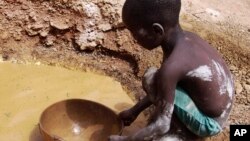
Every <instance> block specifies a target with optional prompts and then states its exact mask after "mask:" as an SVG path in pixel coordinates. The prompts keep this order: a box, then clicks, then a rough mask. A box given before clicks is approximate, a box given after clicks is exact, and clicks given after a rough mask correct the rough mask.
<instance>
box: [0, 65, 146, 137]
mask: <svg viewBox="0 0 250 141" xmlns="http://www.w3.org/2000/svg"><path fill="white" fill-rule="evenodd" d="M0 79H1V80H0V140H1V141H27V140H29V141H38V140H41V139H40V135H39V132H38V131H37V124H38V120H39V117H40V114H41V112H42V111H43V110H44V109H45V108H46V107H48V106H49V105H51V104H53V103H55V102H57V101H61V100H64V99H69V98H70V99H71V98H82V99H88V100H93V101H96V102H99V103H102V104H104V105H106V106H108V107H110V108H111V109H113V110H114V111H116V112H119V111H122V110H124V109H127V108H128V107H131V106H132V105H134V102H133V101H132V100H131V99H130V98H129V96H128V95H127V94H126V92H124V91H123V89H122V87H121V85H120V83H119V82H117V81H115V80H113V79H112V78H109V77H106V76H102V75H98V74H95V73H90V72H80V71H71V70H67V69H63V68H59V67H50V66H42V65H40V66H38V65H20V64H11V63H7V62H4V63H0ZM143 121H145V119H144V117H143V116H140V117H139V119H138V120H137V121H136V123H135V124H134V126H132V127H129V128H126V129H125V133H124V134H130V133H133V132H134V131H135V130H138V129H139V128H141V127H142V126H144V123H143Z"/></svg>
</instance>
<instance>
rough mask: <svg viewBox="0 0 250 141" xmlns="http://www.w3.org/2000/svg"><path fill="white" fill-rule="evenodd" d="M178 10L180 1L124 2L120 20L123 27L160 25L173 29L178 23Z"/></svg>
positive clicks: (142, 0) (136, 0)
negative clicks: (129, 25) (123, 24)
mask: <svg viewBox="0 0 250 141" xmlns="http://www.w3.org/2000/svg"><path fill="white" fill-rule="evenodd" d="M180 9H181V0H126V1H125V4H124V6H123V10H122V18H123V22H124V23H125V25H127V24H132V23H133V24H136V23H138V24H144V25H145V24H148V25H150V26H151V25H152V23H160V24H162V25H163V26H168V27H173V26H175V25H177V24H178V23H179V14H180ZM135 22H136V23H135Z"/></svg>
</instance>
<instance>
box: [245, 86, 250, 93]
mask: <svg viewBox="0 0 250 141" xmlns="http://www.w3.org/2000/svg"><path fill="white" fill-rule="evenodd" d="M243 86H244V88H245V90H246V91H247V93H248V94H249V93H250V85H248V84H244V85H243Z"/></svg>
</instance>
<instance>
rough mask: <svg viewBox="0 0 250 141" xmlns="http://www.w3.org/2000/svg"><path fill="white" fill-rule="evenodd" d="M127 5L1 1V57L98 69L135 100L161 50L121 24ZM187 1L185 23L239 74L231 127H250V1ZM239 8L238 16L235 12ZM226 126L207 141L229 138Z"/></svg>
mask: <svg viewBox="0 0 250 141" xmlns="http://www.w3.org/2000/svg"><path fill="white" fill-rule="evenodd" d="M123 2H124V0H113V1H112V0H94V1H90V0H59V1H46V0H38V1H35V0H2V1H0V13H1V14H0V19H1V20H0V23H1V24H0V54H1V56H2V58H3V60H11V61H14V62H18V63H30V62H31V63H32V62H40V63H41V64H48V65H52V66H61V67H65V68H68V69H74V70H79V71H88V70H94V71H95V72H98V73H101V74H105V75H108V76H111V77H113V78H115V79H116V80H117V81H119V82H121V84H122V86H123V88H124V90H125V91H126V92H128V93H129V95H130V96H131V97H132V98H133V99H134V101H137V100H139V99H140V97H142V96H143V95H144V92H143V91H142V88H141V76H142V74H143V72H144V71H145V69H146V68H148V67H150V66H159V65H160V63H161V57H162V52H161V50H160V49H155V50H153V51H152V52H150V51H147V50H144V49H142V48H140V47H139V46H138V45H137V44H136V42H135V41H134V40H133V38H132V37H131V36H130V34H129V32H128V30H127V29H126V28H125V27H124V25H123V23H122V22H121V15H120V11H121V6H122V4H123ZM222 3H223V5H222V6H221V4H219V3H218V1H216V0H210V1H200V0H186V1H183V8H182V13H181V25H182V26H183V28H184V29H186V30H189V31H192V32H195V33H197V34H199V35H200V36H201V37H202V38H204V39H205V40H207V41H208V42H209V43H210V44H211V45H212V46H214V47H215V48H216V49H217V50H218V51H219V52H220V53H221V54H222V55H223V58H224V59H225V60H226V62H227V64H228V66H229V68H230V70H231V72H232V73H233V75H234V76H235V86H236V99H235V104H234V107H233V111H232V113H231V116H230V119H229V122H228V124H250V118H249V117H250V113H249V112H246V111H249V109H250V104H249V103H250V96H249V93H250V72H249V70H250V63H249V62H250V61H249V60H250V49H249V46H250V39H249V37H250V32H249V29H250V25H249V23H250V21H249V19H247V18H244V17H248V15H249V10H248V9H249V7H250V4H249V1H248V0H239V1H237V2H236V1H233V0H222ZM239 8H240V9H241V11H238V10H237V9H239ZM228 136H229V135H228V126H227V129H226V131H225V132H223V133H221V134H220V135H219V136H217V137H214V138H211V139H207V140H228Z"/></svg>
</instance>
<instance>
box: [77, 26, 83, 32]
mask: <svg viewBox="0 0 250 141" xmlns="http://www.w3.org/2000/svg"><path fill="white" fill-rule="evenodd" d="M76 30H77V31H79V32H83V30H84V29H83V26H82V25H81V24H77V25H76Z"/></svg>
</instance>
